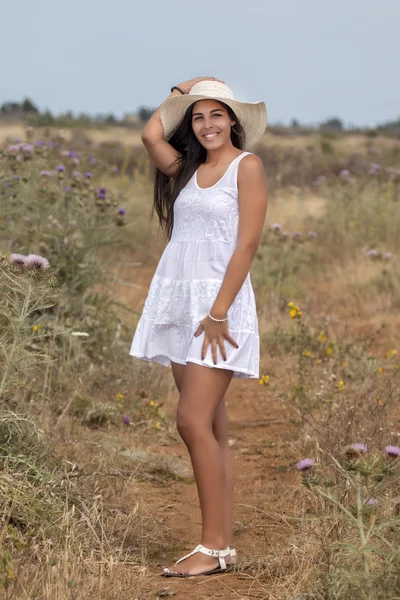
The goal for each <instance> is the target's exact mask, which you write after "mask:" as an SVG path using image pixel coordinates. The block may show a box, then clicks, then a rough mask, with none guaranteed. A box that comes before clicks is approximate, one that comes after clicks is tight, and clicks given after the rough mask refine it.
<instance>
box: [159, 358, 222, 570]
mask: <svg viewBox="0 0 400 600" xmlns="http://www.w3.org/2000/svg"><path fill="white" fill-rule="evenodd" d="M177 371H178V370H176V371H175V373H177ZM232 375H233V371H230V370H228V369H210V368H209V367H203V366H201V365H197V364H195V363H190V362H189V363H187V365H186V366H185V371H184V376H183V380H182V381H181V382H180V383H181V389H180V392H181V393H180V398H179V405H178V411H177V428H178V431H179V434H180V435H181V437H182V439H183V441H184V442H185V444H186V446H187V448H188V451H189V454H190V458H191V461H192V465H193V470H194V474H195V478H196V485H197V490H198V494H199V500H200V507H201V513H202V538H201V543H202V544H204V546H207V547H209V548H215V549H223V548H225V547H226V546H227V545H228V543H229V539H228V538H227V532H226V529H227V526H226V522H227V517H226V508H227V507H226V495H227V494H226V481H227V477H226V474H225V460H226V458H225V457H226V455H227V452H224V450H223V449H222V448H221V446H220V444H219V442H218V441H217V439H216V437H215V433H214V419H215V416H216V412H217V408H218V406H219V405H220V403H221V399H222V398H223V397H224V394H225V392H226V390H227V388H228V386H229V383H230V381H231V379H232ZM174 377H175V374H174ZM178 379H179V375H178ZM220 410H221V409H220ZM223 416H224V414H223V413H221V416H220V418H219V419H218V422H220V425H219V427H218V425H217V429H218V431H219V432H220V433H222V432H223ZM221 425H222V429H221ZM226 438H227V436H226ZM226 445H227V439H226ZM228 448H229V446H228ZM230 485H231V484H230ZM230 522H231V520H230ZM230 528H231V525H230ZM217 565H218V561H217V560H216V559H212V558H211V557H208V556H205V555H204V554H201V553H197V554H195V555H194V556H192V557H190V558H188V559H186V560H185V561H182V562H181V563H179V565H173V566H171V567H170V568H171V569H172V570H178V571H181V572H183V571H185V572H188V573H191V574H195V573H202V572H204V571H206V570H209V569H212V568H214V567H216V566H217Z"/></svg>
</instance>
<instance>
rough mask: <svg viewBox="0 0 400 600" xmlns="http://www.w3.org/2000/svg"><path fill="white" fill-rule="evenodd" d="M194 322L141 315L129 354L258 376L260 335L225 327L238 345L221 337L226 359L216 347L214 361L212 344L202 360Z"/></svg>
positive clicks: (239, 375) (240, 375)
mask: <svg viewBox="0 0 400 600" xmlns="http://www.w3.org/2000/svg"><path fill="white" fill-rule="evenodd" d="M197 328H198V324H197V325H193V326H188V325H182V324H181V323H180V324H174V323H168V324H164V323H155V322H154V321H150V320H148V319H144V318H143V316H142V317H141V318H140V319H139V323H138V326H137V328H136V331H135V334H134V336H133V341H132V344H131V348H130V351H129V354H130V355H131V356H134V357H135V358H138V359H139V360H146V361H154V362H157V363H159V364H161V365H164V366H166V367H170V368H171V367H172V365H171V361H173V362H177V363H180V364H186V363H187V362H194V363H196V364H199V365H202V366H205V367H210V368H216V369H228V370H231V371H233V372H234V373H233V376H232V378H233V379H242V378H252V379H258V378H259V350H260V338H259V336H258V335H256V334H255V333H254V332H252V331H243V330H240V331H235V330H233V329H231V328H230V327H228V331H229V333H230V335H231V336H232V337H233V339H234V340H236V342H237V343H238V345H239V348H236V347H234V346H232V344H230V342H228V341H227V340H225V341H224V346H225V352H226V356H227V360H226V361H224V359H223V357H222V355H221V351H220V348H219V347H217V363H216V364H214V362H213V357H212V348H211V344H209V345H208V348H207V351H206V355H205V358H204V360H201V348H202V345H203V340H204V331H202V332H201V334H200V335H198V336H197V337H195V336H194V333H195V331H196V329H197Z"/></svg>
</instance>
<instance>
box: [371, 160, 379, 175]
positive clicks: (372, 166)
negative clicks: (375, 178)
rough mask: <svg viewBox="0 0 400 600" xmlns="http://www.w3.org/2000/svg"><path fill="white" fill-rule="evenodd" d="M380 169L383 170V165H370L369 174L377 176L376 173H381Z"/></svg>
mask: <svg viewBox="0 0 400 600" xmlns="http://www.w3.org/2000/svg"><path fill="white" fill-rule="evenodd" d="M380 168H381V165H378V164H377V163H371V164H370V165H369V173H370V175H375V173H376V172H377V171H379V169H380Z"/></svg>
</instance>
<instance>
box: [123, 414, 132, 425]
mask: <svg viewBox="0 0 400 600" xmlns="http://www.w3.org/2000/svg"><path fill="white" fill-rule="evenodd" d="M123 419H124V423H125V425H129V423H130V422H131V418H130V416H129V415H124V418H123Z"/></svg>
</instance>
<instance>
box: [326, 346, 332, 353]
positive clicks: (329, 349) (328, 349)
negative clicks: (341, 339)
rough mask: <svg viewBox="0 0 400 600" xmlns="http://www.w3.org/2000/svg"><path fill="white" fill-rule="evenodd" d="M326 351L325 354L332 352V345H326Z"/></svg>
mask: <svg viewBox="0 0 400 600" xmlns="http://www.w3.org/2000/svg"><path fill="white" fill-rule="evenodd" d="M326 353H327V354H332V353H333V346H328V348H327V349H326Z"/></svg>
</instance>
